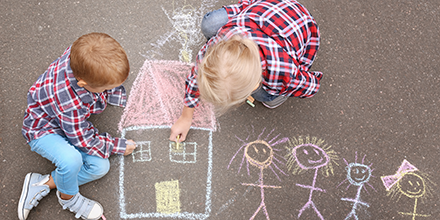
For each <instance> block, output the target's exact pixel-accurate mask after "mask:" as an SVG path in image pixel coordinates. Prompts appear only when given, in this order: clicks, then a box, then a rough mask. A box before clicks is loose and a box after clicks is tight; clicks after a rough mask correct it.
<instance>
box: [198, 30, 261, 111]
mask: <svg viewBox="0 0 440 220" xmlns="http://www.w3.org/2000/svg"><path fill="white" fill-rule="evenodd" d="M261 73H262V70H261V62H260V56H259V50H258V46H257V45H256V44H255V43H254V42H253V41H252V40H250V39H246V38H243V37H241V36H238V35H235V36H233V37H232V38H230V39H228V40H225V41H220V42H218V43H217V44H215V45H213V46H212V47H210V48H209V49H208V51H207V52H206V54H205V56H204V58H203V59H202V61H201V63H200V65H199V70H198V77H199V79H198V80H197V81H198V87H199V91H200V97H201V98H202V99H203V100H206V101H208V102H210V103H212V104H214V106H215V107H216V110H217V111H218V112H219V113H224V112H225V111H226V110H227V109H229V108H230V107H232V106H235V105H237V104H240V103H243V102H244V101H245V100H246V98H247V97H248V96H250V95H251V93H252V91H253V90H254V89H255V87H256V86H257V85H258V84H259V83H261V78H262V76H261Z"/></svg>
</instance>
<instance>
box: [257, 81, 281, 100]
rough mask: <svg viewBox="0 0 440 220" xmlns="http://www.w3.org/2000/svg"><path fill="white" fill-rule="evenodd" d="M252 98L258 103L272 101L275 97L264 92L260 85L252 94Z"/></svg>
mask: <svg viewBox="0 0 440 220" xmlns="http://www.w3.org/2000/svg"><path fill="white" fill-rule="evenodd" d="M251 95H252V97H254V99H255V100H257V101H259V102H270V101H272V100H274V99H275V98H276V97H278V96H276V95H271V94H269V93H267V92H266V90H264V89H263V86H262V85H261V84H260V86H259V87H258V88H257V89H256V90H254V91H253V92H252V94H251Z"/></svg>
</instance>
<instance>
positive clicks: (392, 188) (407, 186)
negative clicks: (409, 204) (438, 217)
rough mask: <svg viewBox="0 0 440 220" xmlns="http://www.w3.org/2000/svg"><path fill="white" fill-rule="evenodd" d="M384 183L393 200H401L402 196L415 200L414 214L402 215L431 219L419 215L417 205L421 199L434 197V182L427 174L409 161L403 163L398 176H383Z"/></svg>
mask: <svg viewBox="0 0 440 220" xmlns="http://www.w3.org/2000/svg"><path fill="white" fill-rule="evenodd" d="M381 179H382V182H383V184H384V186H385V188H386V189H387V191H388V196H391V198H394V197H397V201H399V200H400V198H401V197H402V195H404V196H406V197H408V198H410V199H414V208H413V210H412V212H399V214H401V215H404V216H406V215H408V216H412V219H413V220H415V219H416V217H429V216H431V215H429V214H419V213H417V204H418V201H419V199H420V200H421V201H422V203H423V202H424V201H423V200H424V199H426V198H429V197H431V196H432V186H435V183H434V182H432V181H431V180H430V179H429V177H428V175H427V174H424V173H422V172H420V171H419V170H418V169H417V168H416V167H415V166H414V165H412V164H410V163H409V162H408V161H407V160H404V161H403V162H402V165H401V166H400V167H399V169H398V170H397V172H396V174H394V175H389V176H382V177H381Z"/></svg>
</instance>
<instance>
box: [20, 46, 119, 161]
mask: <svg viewBox="0 0 440 220" xmlns="http://www.w3.org/2000/svg"><path fill="white" fill-rule="evenodd" d="M77 82H78V81H77V80H76V79H75V77H74V76H73V72H72V69H71V68H70V47H69V48H67V49H66V51H65V52H64V54H63V55H62V56H61V57H59V58H58V59H56V60H55V61H54V62H53V63H52V64H51V65H50V66H49V68H48V69H47V70H46V72H44V73H43V74H42V75H41V76H40V77H39V78H38V80H37V81H36V82H35V83H34V85H33V86H32V87H31V88H30V89H29V92H28V96H27V101H28V108H27V109H26V112H25V114H24V120H23V128H22V134H23V136H24V137H25V138H26V140H27V142H30V141H32V140H36V139H38V138H41V137H43V136H45V135H48V134H59V135H62V136H65V137H67V139H68V140H69V142H70V143H71V144H72V145H74V146H76V147H78V148H79V149H81V150H82V151H84V152H86V153H87V154H89V155H95V156H99V157H102V158H108V157H109V156H110V155H111V154H124V152H125V148H126V145H125V139H120V138H113V137H111V136H110V135H109V134H107V133H102V134H99V133H98V130H97V129H96V128H94V127H93V124H92V123H91V122H89V121H87V119H88V118H89V117H90V115H92V114H99V113H101V112H102V111H104V109H105V107H106V106H107V103H109V104H112V105H117V106H121V107H124V106H125V104H126V99H127V96H126V93H125V89H124V87H123V86H122V85H121V86H119V87H116V88H114V89H112V90H107V91H104V92H102V93H92V92H89V91H87V90H86V89H84V88H82V87H79V86H78V84H77Z"/></svg>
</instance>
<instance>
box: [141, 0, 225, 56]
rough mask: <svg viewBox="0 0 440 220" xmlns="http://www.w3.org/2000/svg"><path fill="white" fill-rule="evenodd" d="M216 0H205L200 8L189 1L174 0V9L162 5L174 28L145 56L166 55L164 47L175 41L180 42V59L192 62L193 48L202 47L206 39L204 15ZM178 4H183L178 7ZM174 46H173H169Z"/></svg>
mask: <svg viewBox="0 0 440 220" xmlns="http://www.w3.org/2000/svg"><path fill="white" fill-rule="evenodd" d="M216 2H217V1H216V0H203V1H202V3H201V5H200V7H199V8H195V7H194V6H192V5H189V4H188V3H187V1H186V0H185V1H172V6H173V10H172V11H171V12H169V11H167V10H166V9H165V8H163V7H162V11H163V12H164V13H165V15H166V16H167V18H168V20H169V22H170V23H171V25H172V30H169V31H167V32H166V33H165V34H163V35H161V36H160V37H159V39H158V40H156V41H155V42H154V43H150V45H151V46H152V47H153V48H154V49H153V50H150V51H147V52H146V54H145V55H144V57H146V58H148V59H150V60H153V59H157V57H158V56H160V57H161V58H162V57H163V56H164V54H163V49H162V48H163V47H164V46H165V45H167V46H169V45H173V44H174V43H175V42H178V43H179V44H180V46H181V47H180V49H179V60H180V61H181V62H184V63H191V59H192V57H193V53H192V52H193V51H192V49H191V48H194V47H195V48H200V47H201V46H202V44H203V43H204V42H205V41H206V39H205V37H204V36H203V34H202V32H201V30H200V24H201V21H202V18H203V15H204V14H205V13H206V12H208V11H209V10H208V8H212V7H213V6H214V5H215V3H216ZM177 5H183V6H182V7H178V6H177ZM169 48H173V46H169Z"/></svg>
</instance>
